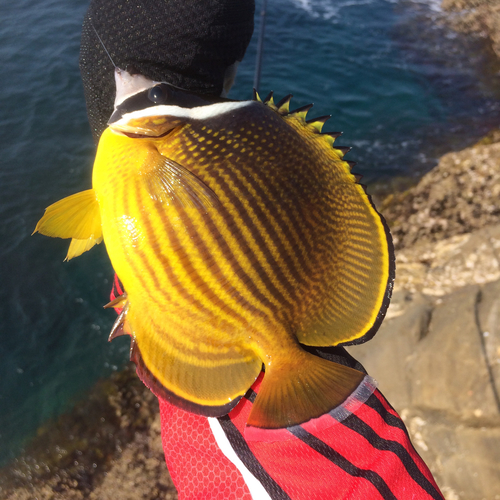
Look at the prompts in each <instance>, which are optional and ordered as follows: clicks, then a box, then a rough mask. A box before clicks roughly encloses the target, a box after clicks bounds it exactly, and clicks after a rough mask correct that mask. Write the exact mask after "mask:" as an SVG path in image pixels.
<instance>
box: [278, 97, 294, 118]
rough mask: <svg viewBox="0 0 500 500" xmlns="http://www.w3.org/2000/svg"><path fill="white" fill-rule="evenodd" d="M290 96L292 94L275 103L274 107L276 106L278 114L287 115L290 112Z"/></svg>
mask: <svg viewBox="0 0 500 500" xmlns="http://www.w3.org/2000/svg"><path fill="white" fill-rule="evenodd" d="M292 97H293V95H292V94H288V95H286V96H285V97H283V99H281V100H280V101H279V102H277V103H276V108H278V113H279V114H280V115H287V114H288V113H289V112H290V100H291V99H292Z"/></svg>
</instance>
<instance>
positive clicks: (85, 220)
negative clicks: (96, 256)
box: [33, 189, 102, 260]
mask: <svg viewBox="0 0 500 500" xmlns="http://www.w3.org/2000/svg"><path fill="white" fill-rule="evenodd" d="M36 232H38V233H41V234H44V235H45V236H51V237H53V238H71V239H72V240H71V244H70V247H69V250H68V254H67V256H66V259H65V260H70V259H72V258H73V257H78V256H79V255H81V254H82V253H83V252H86V251H87V250H90V249H91V248H92V247H93V246H94V245H96V244H98V243H100V242H101V241H102V228H101V213H100V211H99V203H98V202H97V198H96V196H95V192H94V190H93V189H88V190H86V191H82V192H80V193H76V194H74V195H71V196H68V197H66V198H63V199H62V200H59V201H58V202H56V203H53V204H52V205H50V206H49V207H47V209H46V210H45V214H44V215H43V217H42V218H41V219H40V220H39V221H38V224H37V225H36V228H35V230H34V231H33V234H34V233H36Z"/></svg>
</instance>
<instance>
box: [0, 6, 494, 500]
mask: <svg viewBox="0 0 500 500" xmlns="http://www.w3.org/2000/svg"><path fill="white" fill-rule="evenodd" d="M443 8H444V9H446V10H448V11H449V12H450V13H451V15H450V17H449V19H450V22H451V23H452V24H453V26H454V27H455V28H456V29H457V30H458V31H461V32H467V33H471V32H474V33H475V34H477V35H478V36H484V37H486V38H487V39H488V40H490V41H491V47H492V49H493V50H494V51H495V53H496V54H497V55H498V56H499V57H500V24H499V23H500V0H499V1H491V0H490V1H489V0H443ZM499 200H500V132H499V131H497V130H495V131H492V133H491V134H490V135H489V136H488V137H486V138H485V139H484V140H483V141H481V142H480V143H478V144H476V145H475V146H473V147H469V148H466V149H464V150H462V151H458V152H452V153H448V154H446V155H445V156H443V157H442V158H441V159H440V161H439V164H438V166H437V167H436V168H435V169H433V170H432V171H431V172H429V173H428V174H427V175H426V176H424V177H423V178H422V179H421V181H420V182H419V183H418V184H417V185H416V186H414V187H413V188H411V189H409V190H408V191H406V192H404V193H398V194H394V195H391V196H390V197H388V198H387V199H386V200H384V201H383V203H382V204H381V205H379V209H380V211H381V212H382V213H383V214H384V215H385V217H386V219H387V221H388V222H389V224H390V226H391V231H392V234H393V236H394V242H395V247H396V258H397V280H396V287H395V292H394V297H393V300H392V303H391V306H390V308H389V311H388V314H387V318H386V320H385V321H384V323H383V325H382V327H381V329H380V331H379V332H378V334H377V335H376V336H375V338H374V339H373V340H371V341H370V342H368V343H367V344H364V345H362V346H356V347H353V348H351V349H350V352H351V353H352V354H353V356H355V357H356V358H357V359H359V360H360V361H361V362H362V363H363V364H364V365H365V367H366V368H367V370H368V371H369V373H370V374H371V375H372V376H374V377H375V378H376V379H377V380H378V382H379V388H380V390H381V391H382V392H383V393H384V394H385V395H386V396H387V398H388V399H389V401H391V403H392V404H393V406H395V408H396V410H397V411H398V412H399V413H400V414H401V416H402V417H403V419H404V420H405V422H406V425H407V427H408V429H409V431H410V434H411V437H412V440H413V443H414V445H415V447H416V449H417V451H418V452H419V453H420V454H421V455H422V457H423V458H424V460H425V461H426V463H427V464H428V465H429V467H430V469H431V471H432V473H433V474H434V476H435V478H436V481H437V483H438V485H439V486H440V487H441V488H442V491H443V494H444V495H445V497H446V499H447V500H483V499H485V500H500V202H499ZM117 492H119V494H118V493H117ZM117 496H118V498H120V500H128V499H130V500H132V499H134V500H135V499H144V500H149V499H151V500H152V499H175V498H177V494H176V492H175V488H174V487H173V484H172V481H171V479H170V477H169V475H168V472H167V470H166V467H165V463H164V459H163V451H162V446H161V438H160V421H159V414H158V404H157V401H156V399H155V398H154V396H152V394H151V393H150V392H149V390H147V389H145V388H144V386H143V385H142V384H141V383H140V381H139V380H138V379H137V377H136V376H135V373H134V371H133V368H132V367H128V368H127V369H126V370H124V371H123V372H121V373H118V374H116V375H115V376H113V377H111V378H110V379H109V380H104V381H102V382H100V383H99V384H97V385H96V387H94V389H93V390H92V391H91V392H90V393H89V394H88V397H87V398H85V400H83V401H82V402H81V403H80V404H79V405H77V406H76V407H75V408H74V409H73V410H72V412H70V413H69V414H67V415H63V416H62V417H60V418H59V419H58V420H57V421H55V422H51V423H48V424H47V425H46V426H45V427H44V428H43V429H40V430H39V433H38V436H37V437H36V439H35V440H34V441H33V442H32V443H31V444H30V445H29V446H28V447H27V448H26V450H25V453H24V454H23V455H22V456H20V457H19V458H18V459H17V460H15V461H14V463H12V464H11V465H10V466H8V467H6V468H4V469H0V497H1V498H2V499H5V500H25V499H26V500H28V499H30V500H31V499H40V500H41V499H43V500H59V499H61V500H62V499H64V500H73V499H74V500H77V499H78V500H79V499H87V498H89V499H96V500H107V499H110V500H111V499H115V498H117Z"/></svg>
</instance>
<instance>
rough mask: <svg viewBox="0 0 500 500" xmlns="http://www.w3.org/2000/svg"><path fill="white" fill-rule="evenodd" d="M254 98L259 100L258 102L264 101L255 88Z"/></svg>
mask: <svg viewBox="0 0 500 500" xmlns="http://www.w3.org/2000/svg"><path fill="white" fill-rule="evenodd" d="M253 100H254V101H257V102H262V99H261V98H260V95H259V93H258V92H257V90H255V89H253Z"/></svg>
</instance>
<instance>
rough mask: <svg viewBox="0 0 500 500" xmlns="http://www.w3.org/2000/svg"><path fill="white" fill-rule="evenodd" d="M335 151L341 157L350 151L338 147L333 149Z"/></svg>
mask: <svg viewBox="0 0 500 500" xmlns="http://www.w3.org/2000/svg"><path fill="white" fill-rule="evenodd" d="M334 149H335V151H338V153H339V154H340V156H341V157H344V156H345V155H346V154H347V153H349V151H350V150H351V149H352V148H351V147H349V146H339V147H338V148H334Z"/></svg>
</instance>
